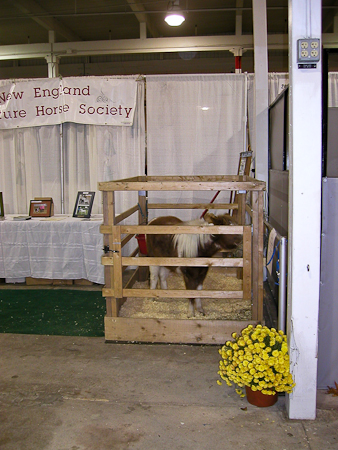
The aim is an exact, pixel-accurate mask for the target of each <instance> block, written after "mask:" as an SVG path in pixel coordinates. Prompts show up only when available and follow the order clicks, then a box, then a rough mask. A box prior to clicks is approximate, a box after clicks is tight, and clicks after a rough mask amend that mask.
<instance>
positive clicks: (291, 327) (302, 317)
mask: <svg viewBox="0 0 338 450" xmlns="http://www.w3.org/2000/svg"><path fill="white" fill-rule="evenodd" d="M321 3H322V2H321V1H320V0H289V71H290V88H289V89H290V91H289V92H290V102H289V103H290V106H289V113H290V135H289V150H290V159H289V169H290V171H289V235H288V244H289V245H288V312H287V316H288V317H287V332H288V341H289V351H290V359H291V371H292V374H293V377H294V381H295V382H296V387H295V388H294V391H293V392H292V394H290V395H289V396H288V397H287V402H286V404H287V410H288V414H289V418H290V419H315V417H316V392H317V337H318V306H319V282H320V223H321V155H322V147H321V145H322V126H321V117H322V95H321V89H322V87H321V86H322V83H321V81H322V75H321V71H322V68H321V63H320V62H319V63H317V68H312V69H302V68H299V67H298V62H297V40H298V39H304V38H321ZM319 49H320V46H319Z"/></svg>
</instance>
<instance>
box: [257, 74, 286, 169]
mask: <svg viewBox="0 0 338 450" xmlns="http://www.w3.org/2000/svg"><path fill="white" fill-rule="evenodd" d="M254 83H255V75H254V74H249V75H248V123H249V134H250V138H251V139H250V145H251V150H252V151H253V155H254V157H255V155H256V148H255V121H254V107H255V103H254V102H255V92H254V87H255V85H254ZM288 84H289V74H288V73H269V74H268V89H269V92H268V96H269V105H271V103H272V102H273V101H274V100H275V99H276V97H277V96H278V95H279V94H280V93H281V92H282V91H283V89H284V88H285V87H286V86H287V85H288ZM253 164H254V163H253Z"/></svg>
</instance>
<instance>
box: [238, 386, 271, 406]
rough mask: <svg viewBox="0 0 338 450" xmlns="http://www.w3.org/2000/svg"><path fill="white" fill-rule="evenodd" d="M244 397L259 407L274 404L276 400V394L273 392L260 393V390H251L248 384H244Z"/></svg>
mask: <svg viewBox="0 0 338 450" xmlns="http://www.w3.org/2000/svg"><path fill="white" fill-rule="evenodd" d="M245 391H246V398H247V400H248V402H249V403H251V404H252V405H255V406H259V407H263V408H264V407H267V406H272V405H274V404H275V403H276V402H277V400H278V395H277V393H276V392H275V393H274V395H266V394H262V392H261V391H253V390H252V389H251V388H249V387H248V386H245Z"/></svg>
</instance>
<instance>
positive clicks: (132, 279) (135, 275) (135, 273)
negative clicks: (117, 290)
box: [124, 268, 139, 289]
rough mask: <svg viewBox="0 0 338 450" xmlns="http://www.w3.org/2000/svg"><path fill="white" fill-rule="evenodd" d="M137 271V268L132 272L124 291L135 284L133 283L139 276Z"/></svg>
mask: <svg viewBox="0 0 338 450" xmlns="http://www.w3.org/2000/svg"><path fill="white" fill-rule="evenodd" d="M138 271H139V270H138V268H137V269H136V270H134V271H133V274H132V275H131V277H130V278H129V280H128V281H127V282H126V285H125V286H124V289H129V287H132V286H133V284H134V283H135V281H137V280H138V276H139V274H138Z"/></svg>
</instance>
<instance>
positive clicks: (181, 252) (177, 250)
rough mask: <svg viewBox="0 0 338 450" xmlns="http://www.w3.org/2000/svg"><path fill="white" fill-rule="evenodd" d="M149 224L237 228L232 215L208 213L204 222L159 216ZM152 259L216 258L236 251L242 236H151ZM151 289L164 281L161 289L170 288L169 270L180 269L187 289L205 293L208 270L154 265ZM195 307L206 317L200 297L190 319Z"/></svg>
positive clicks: (191, 306) (191, 304)
mask: <svg viewBox="0 0 338 450" xmlns="http://www.w3.org/2000/svg"><path fill="white" fill-rule="evenodd" d="M149 225H237V223H236V222H235V220H234V219H233V218H232V217H231V216H230V215H229V214H224V215H222V216H215V215H214V214H206V215H205V216H204V218H203V219H197V220H193V221H189V222H182V220H180V219H178V218H177V217H173V216H165V217H158V218H156V219H153V220H152V221H151V222H149ZM146 239H147V250H148V256H155V257H171V258H174V257H186V258H197V257H204V258H207V257H212V256H213V255H214V254H215V253H216V252H217V251H219V250H220V249H223V250H233V249H235V248H236V247H237V246H238V244H239V243H240V242H242V235H234V234H224V235H223V234H214V235H213V234H176V235H173V234H148V235H147V237H146ZM149 270H150V289H156V286H157V282H158V278H160V284H161V289H167V277H168V274H169V270H172V271H175V270H178V271H180V272H181V273H182V274H183V278H184V282H185V287H186V289H192V290H195V289H197V290H201V289H202V285H203V281H204V279H205V277H206V275H207V272H208V267H179V268H175V267H164V266H150V267H149ZM195 308H196V309H197V311H199V312H200V313H202V314H203V315H204V311H203V308H202V302H201V299H200V298H196V299H193V298H192V299H189V313H188V316H189V317H193V316H195Z"/></svg>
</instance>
